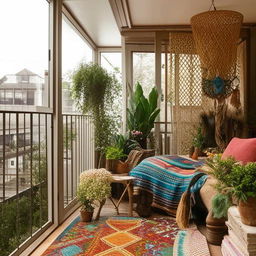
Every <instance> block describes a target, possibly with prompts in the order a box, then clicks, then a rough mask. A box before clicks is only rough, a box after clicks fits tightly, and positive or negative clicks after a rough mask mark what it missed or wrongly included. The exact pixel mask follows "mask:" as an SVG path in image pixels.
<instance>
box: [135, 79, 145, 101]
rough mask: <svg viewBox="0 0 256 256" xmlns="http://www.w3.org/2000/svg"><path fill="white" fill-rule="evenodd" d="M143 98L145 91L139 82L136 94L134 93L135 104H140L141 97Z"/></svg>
mask: <svg viewBox="0 0 256 256" xmlns="http://www.w3.org/2000/svg"><path fill="white" fill-rule="evenodd" d="M141 96H143V89H142V86H141V84H140V83H139V82H137V84H136V85H135V92H134V100H135V104H138V103H139V101H140V97H141Z"/></svg>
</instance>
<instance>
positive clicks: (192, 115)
mask: <svg viewBox="0 0 256 256" xmlns="http://www.w3.org/2000/svg"><path fill="white" fill-rule="evenodd" d="M179 35H180V34H178V33H175V34H173V33H172V34H171V36H170V46H171V47H170V53H171V54H170V60H169V61H170V70H169V78H170V79H169V82H170V91H171V100H172V103H173V104H172V105H173V107H172V108H173V109H172V111H173V122H172V123H173V131H174V138H175V142H174V145H175V149H174V150H173V151H174V152H177V153H178V154H188V152H189V149H190V147H191V145H192V139H193V135H194V134H195V132H196V130H197V127H198V126H199V116H200V114H201V113H202V112H203V111H208V110H210V109H212V108H213V100H211V99H209V98H207V97H205V96H203V94H202V89H201V68H200V61H199V57H198V55H196V54H195V48H194V47H193V45H192V46H191V44H193V39H192V36H191V35H189V34H186V35H185V38H184V36H182V40H181V39H180V38H179ZM177 38H178V40H177ZM186 44H187V45H186ZM176 45H177V47H175V46H176ZM182 45H183V47H181V46H182Z"/></svg>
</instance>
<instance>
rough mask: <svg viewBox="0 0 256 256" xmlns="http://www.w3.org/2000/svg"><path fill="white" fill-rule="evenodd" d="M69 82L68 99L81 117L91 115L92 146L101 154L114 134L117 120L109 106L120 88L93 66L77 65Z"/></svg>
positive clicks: (102, 70) (109, 77)
mask: <svg viewBox="0 0 256 256" xmlns="http://www.w3.org/2000/svg"><path fill="white" fill-rule="evenodd" d="M72 81H73V84H72V97H73V99H74V100H75V102H76V104H77V106H78V108H79V109H80V110H81V111H82V112H83V113H84V114H91V115H92V118H93V121H94V126H95V145H96V148H97V150H99V151H100V152H104V151H105V148H106V147H107V146H109V145H110V143H111V138H112V136H113V134H115V133H116V132H117V130H118V118H119V116H118V114H116V113H115V111H114V107H113V106H114V102H115V98H118V97H119V95H120V93H121V85H120V83H119V82H118V81H117V79H116V78H115V76H114V75H113V74H109V73H108V72H107V71H106V70H105V69H104V68H102V67H101V66H99V65H98V64H93V63H90V64H84V63H81V64H80V66H79V67H78V69H77V70H75V72H74V73H73V76H72Z"/></svg>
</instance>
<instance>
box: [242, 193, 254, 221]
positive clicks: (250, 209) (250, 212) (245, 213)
mask: <svg viewBox="0 0 256 256" xmlns="http://www.w3.org/2000/svg"><path fill="white" fill-rule="evenodd" d="M238 210H239V213H240V216H241V221H242V223H243V224H245V225H249V226H256V197H248V199H247V201H242V200H240V201H239V205H238Z"/></svg>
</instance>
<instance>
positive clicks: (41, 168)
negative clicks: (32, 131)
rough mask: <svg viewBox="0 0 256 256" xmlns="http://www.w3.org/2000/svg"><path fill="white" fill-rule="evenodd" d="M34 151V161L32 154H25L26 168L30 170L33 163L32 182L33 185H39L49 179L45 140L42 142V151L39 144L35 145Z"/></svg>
mask: <svg viewBox="0 0 256 256" xmlns="http://www.w3.org/2000/svg"><path fill="white" fill-rule="evenodd" d="M32 152H33V153H32V163H31V156H30V154H26V155H25V168H26V170H30V166H31V164H32V170H33V171H32V182H33V185H37V184H40V183H42V182H45V181H46V180H47V157H46V154H47V152H46V144H45V142H42V143H41V144H40V153H39V145H38V144H37V145H33V151H32Z"/></svg>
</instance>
